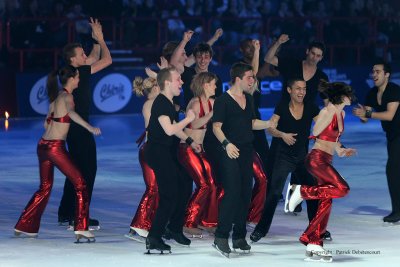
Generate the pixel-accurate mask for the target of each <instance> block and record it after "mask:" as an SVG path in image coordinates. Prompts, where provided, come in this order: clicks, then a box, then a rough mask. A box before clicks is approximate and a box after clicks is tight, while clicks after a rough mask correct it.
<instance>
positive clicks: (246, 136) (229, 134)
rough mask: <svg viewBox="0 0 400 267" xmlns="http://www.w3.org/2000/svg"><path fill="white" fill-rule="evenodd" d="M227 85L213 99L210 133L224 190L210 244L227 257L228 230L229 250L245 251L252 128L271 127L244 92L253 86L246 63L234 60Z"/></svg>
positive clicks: (252, 78)
mask: <svg viewBox="0 0 400 267" xmlns="http://www.w3.org/2000/svg"><path fill="white" fill-rule="evenodd" d="M230 76H231V82H232V86H231V88H230V89H229V90H228V91H226V92H225V93H224V94H223V95H221V96H220V97H218V98H217V99H216V100H215V104H214V114H213V132H214V135H215V137H216V138H217V139H218V141H219V142H220V146H219V147H218V151H217V153H218V156H219V158H220V159H219V161H220V162H219V164H218V166H219V168H220V170H219V175H218V179H219V180H220V181H219V182H220V183H221V185H222V188H223V190H224V196H223V197H222V200H221V203H220V206H219V210H218V212H219V214H218V226H217V230H216V232H215V239H214V244H213V246H214V247H215V248H216V249H217V250H218V251H220V252H221V254H222V255H224V256H227V257H229V254H230V253H231V249H230V246H229V243H228V238H229V235H230V232H231V230H232V225H233V233H232V246H233V249H235V250H236V249H239V250H241V251H244V252H249V251H250V249H251V247H250V245H249V244H248V243H247V241H246V218H247V214H248V209H249V206H250V200H251V190H252V185H253V184H252V181H253V179H252V178H253V169H252V164H253V151H254V148H253V144H252V142H253V131H252V130H261V129H266V128H269V127H271V126H272V124H271V123H270V121H261V120H258V119H256V117H255V114H254V112H253V111H254V107H253V101H252V97H251V96H250V95H248V94H247V93H244V91H245V90H246V88H250V87H252V86H253V85H254V74H253V69H252V67H251V66H250V65H248V64H244V63H236V64H234V65H233V66H232V68H231V70H230Z"/></svg>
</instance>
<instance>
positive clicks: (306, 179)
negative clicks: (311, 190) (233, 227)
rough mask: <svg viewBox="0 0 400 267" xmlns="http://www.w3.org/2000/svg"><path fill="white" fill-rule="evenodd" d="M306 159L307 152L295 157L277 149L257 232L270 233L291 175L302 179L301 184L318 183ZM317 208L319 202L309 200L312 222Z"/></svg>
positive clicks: (309, 213)
mask: <svg viewBox="0 0 400 267" xmlns="http://www.w3.org/2000/svg"><path fill="white" fill-rule="evenodd" d="M305 157H306V152H305V151H303V152H302V153H299V155H293V154H292V153H288V151H285V150H284V149H282V148H281V147H279V146H277V147H276V150H275V159H274V167H273V170H272V176H271V177H268V184H267V198H266V199H265V205H264V210H263V214H262V216H261V220H260V221H259V223H258V224H257V226H256V228H255V230H256V231H258V232H260V233H262V234H264V235H265V234H267V233H268V231H269V228H270V227H271V223H272V218H273V217H274V213H275V210H276V206H277V205H278V202H279V198H280V196H281V194H282V190H283V188H284V186H285V182H286V179H287V177H288V175H289V173H292V174H295V175H296V177H297V178H300V179H301V181H300V184H304V185H314V184H315V183H316V181H315V179H314V178H313V177H312V176H311V175H310V174H309V173H308V172H307V170H306V168H305V166H304V159H305ZM317 208H318V200H307V214H308V219H309V220H310V221H311V220H312V218H314V216H315V214H316V212H317Z"/></svg>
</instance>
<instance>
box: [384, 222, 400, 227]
mask: <svg viewBox="0 0 400 267" xmlns="http://www.w3.org/2000/svg"><path fill="white" fill-rule="evenodd" d="M398 225H400V221H398V222H383V226H384V227H391V226H398Z"/></svg>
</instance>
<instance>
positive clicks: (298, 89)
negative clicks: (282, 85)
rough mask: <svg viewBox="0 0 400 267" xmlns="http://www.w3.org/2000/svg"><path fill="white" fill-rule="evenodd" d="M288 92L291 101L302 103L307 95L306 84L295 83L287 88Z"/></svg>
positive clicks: (303, 82)
mask: <svg viewBox="0 0 400 267" xmlns="http://www.w3.org/2000/svg"><path fill="white" fill-rule="evenodd" d="M288 92H289V95H290V99H291V100H292V101H294V102H296V103H302V102H303V101H304V97H305V96H306V93H307V90H306V82H305V81H296V82H295V83H294V84H293V85H292V87H288Z"/></svg>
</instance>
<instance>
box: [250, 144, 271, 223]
mask: <svg viewBox="0 0 400 267" xmlns="http://www.w3.org/2000/svg"><path fill="white" fill-rule="evenodd" d="M253 177H254V186H253V193H252V197H251V204H250V209H249V215H248V216H247V221H248V222H253V223H258V222H259V221H260V219H261V215H262V212H263V209H264V203H265V198H266V196H267V195H266V193H267V175H266V174H265V171H264V167H263V163H262V161H261V159H260V156H259V155H258V154H257V152H255V151H254V153H253Z"/></svg>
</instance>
